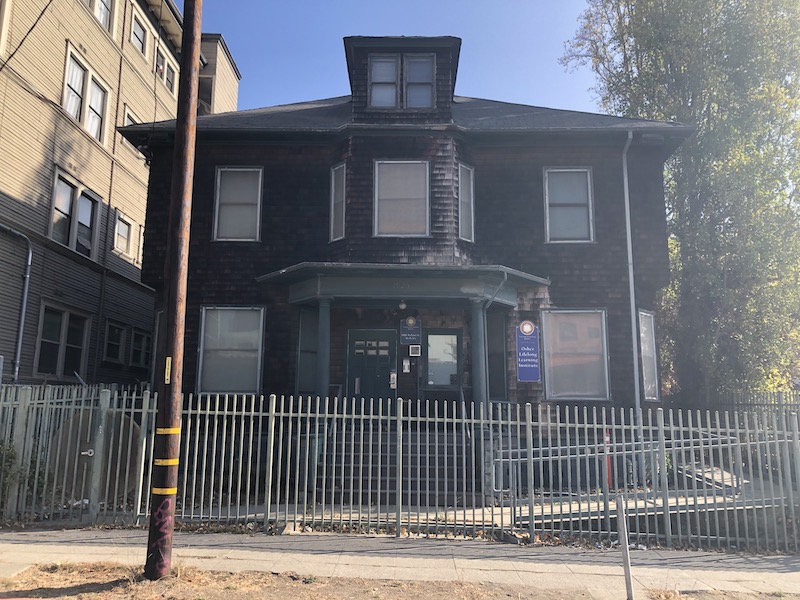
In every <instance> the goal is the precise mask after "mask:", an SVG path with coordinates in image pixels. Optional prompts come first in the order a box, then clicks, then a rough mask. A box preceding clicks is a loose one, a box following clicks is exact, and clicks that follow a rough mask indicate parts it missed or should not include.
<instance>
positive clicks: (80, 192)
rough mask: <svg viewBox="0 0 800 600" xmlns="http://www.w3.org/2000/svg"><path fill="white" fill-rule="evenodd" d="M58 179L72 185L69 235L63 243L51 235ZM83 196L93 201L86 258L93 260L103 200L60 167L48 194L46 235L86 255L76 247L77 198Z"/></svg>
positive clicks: (98, 234)
mask: <svg viewBox="0 0 800 600" xmlns="http://www.w3.org/2000/svg"><path fill="white" fill-rule="evenodd" d="M59 180H63V181H64V182H65V183H67V184H68V185H69V186H71V187H72V196H71V199H70V227H69V236H68V239H67V243H66V244H64V243H62V242H61V241H59V240H56V239H55V238H54V237H53V235H54V234H53V224H54V220H55V213H56V190H57V189H58V182H59ZM82 196H85V197H86V198H88V199H89V200H91V201H92V202H94V210H93V211H92V212H93V215H92V237H91V243H92V247H91V250H90V252H89V256H88V257H87V258H89V259H91V260H95V259H96V258H97V245H98V242H99V239H100V231H99V224H100V213H101V212H102V208H103V200H102V199H101V198H100V196H98V195H97V194H95V193H94V192H93V191H92V190H90V189H89V188H87V187H86V186H85V185H83V184H82V183H81V182H79V181H78V180H77V179H75V178H74V177H72V176H71V175H69V174H68V173H66V172H64V171H62V170H61V169H58V168H56V174H55V177H54V178H53V188H52V190H51V194H50V225H49V228H48V237H49V238H50V239H51V240H53V241H55V242H57V243H59V244H61V245H62V246H65V247H67V248H70V249H71V250H73V251H75V252H77V253H78V254H80V255H81V256H86V255H85V254H83V253H82V252H79V251H78V250H77V249H76V246H77V243H78V201H79V199H80V198H81V197H82Z"/></svg>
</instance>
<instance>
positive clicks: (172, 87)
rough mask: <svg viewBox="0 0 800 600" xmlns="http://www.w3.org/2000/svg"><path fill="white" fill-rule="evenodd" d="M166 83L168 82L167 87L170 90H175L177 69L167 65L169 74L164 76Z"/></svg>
mask: <svg viewBox="0 0 800 600" xmlns="http://www.w3.org/2000/svg"><path fill="white" fill-rule="evenodd" d="M164 83H166V84H167V89H168V90H169V91H170V92H173V91H175V69H173V68H172V67H171V66H169V65H167V74H166V76H165V77H164Z"/></svg>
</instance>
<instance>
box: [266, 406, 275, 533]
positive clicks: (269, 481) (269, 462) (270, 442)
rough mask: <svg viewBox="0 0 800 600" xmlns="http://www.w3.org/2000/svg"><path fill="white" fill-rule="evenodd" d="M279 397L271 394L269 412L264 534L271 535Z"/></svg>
mask: <svg viewBox="0 0 800 600" xmlns="http://www.w3.org/2000/svg"><path fill="white" fill-rule="evenodd" d="M276 401H277V397H276V396H275V394H270V397H269V412H268V413H267V448H266V451H267V474H266V478H267V482H266V483H267V488H266V490H265V494H266V497H265V498H264V532H265V533H269V513H270V511H271V510H272V459H273V446H274V444H275V404H276Z"/></svg>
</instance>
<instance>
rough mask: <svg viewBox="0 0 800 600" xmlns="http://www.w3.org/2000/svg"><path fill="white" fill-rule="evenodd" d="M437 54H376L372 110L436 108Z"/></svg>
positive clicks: (371, 60) (371, 64)
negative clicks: (435, 63)
mask: <svg viewBox="0 0 800 600" xmlns="http://www.w3.org/2000/svg"><path fill="white" fill-rule="evenodd" d="M434 58H435V57H434V55H433V54H402V55H401V54H372V55H370V57H369V107H370V108H378V109H387V108H389V109H390V108H406V109H412V110H413V109H430V108H433V107H434V106H435V97H434V96H435V94H434V75H435V68H434Z"/></svg>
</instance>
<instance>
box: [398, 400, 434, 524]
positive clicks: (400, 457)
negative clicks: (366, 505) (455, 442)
mask: <svg viewBox="0 0 800 600" xmlns="http://www.w3.org/2000/svg"><path fill="white" fill-rule="evenodd" d="M396 403H397V457H396V467H395V468H396V469H397V475H396V476H395V478H394V479H395V491H394V493H395V504H396V505H397V508H396V512H395V532H394V537H396V538H399V537H400V522H401V518H402V512H403V399H402V398H400V397H398V398H397V400H396ZM445 427H446V426H445ZM445 476H446V475H445Z"/></svg>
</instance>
